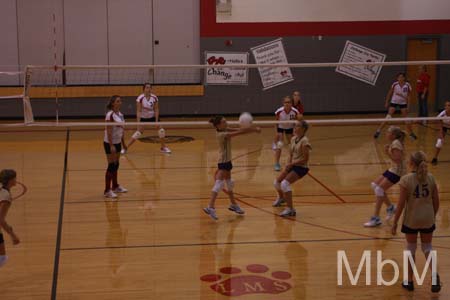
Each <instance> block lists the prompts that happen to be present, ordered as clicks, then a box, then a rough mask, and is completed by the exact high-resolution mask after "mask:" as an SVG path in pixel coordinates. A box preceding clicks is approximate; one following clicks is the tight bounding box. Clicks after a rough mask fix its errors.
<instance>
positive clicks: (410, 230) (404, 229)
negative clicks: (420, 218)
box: [402, 224, 436, 234]
mask: <svg viewBox="0 0 450 300" xmlns="http://www.w3.org/2000/svg"><path fill="white" fill-rule="evenodd" d="M435 229H436V225H435V224H433V226H431V227H430V228H419V229H413V228H409V227H407V226H405V225H402V232H403V233H408V234H417V233H419V232H420V233H432V232H433V231H434V230H435Z"/></svg>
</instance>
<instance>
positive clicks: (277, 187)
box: [273, 179, 281, 191]
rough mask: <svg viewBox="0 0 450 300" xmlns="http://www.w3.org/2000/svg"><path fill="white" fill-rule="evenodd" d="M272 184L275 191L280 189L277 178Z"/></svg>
mask: <svg viewBox="0 0 450 300" xmlns="http://www.w3.org/2000/svg"><path fill="white" fill-rule="evenodd" d="M273 186H274V187H275V189H276V190H277V191H279V190H281V183H280V182H279V181H278V180H277V179H275V180H274V181H273Z"/></svg>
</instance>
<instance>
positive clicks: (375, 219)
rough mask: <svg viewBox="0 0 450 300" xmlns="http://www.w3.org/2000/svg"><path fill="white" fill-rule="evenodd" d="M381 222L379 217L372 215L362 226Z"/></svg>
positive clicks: (375, 224) (377, 224)
mask: <svg viewBox="0 0 450 300" xmlns="http://www.w3.org/2000/svg"><path fill="white" fill-rule="evenodd" d="M381 224H382V223H381V220H380V218H379V217H372V218H370V220H369V221H368V222H366V223H364V227H376V226H379V225H381Z"/></svg>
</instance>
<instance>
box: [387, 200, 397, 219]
mask: <svg viewBox="0 0 450 300" xmlns="http://www.w3.org/2000/svg"><path fill="white" fill-rule="evenodd" d="M396 210H397V207H395V205H394V204H391V206H389V207H388V208H386V221H389V220H390V219H392V217H393V216H394V215H395V212H396Z"/></svg>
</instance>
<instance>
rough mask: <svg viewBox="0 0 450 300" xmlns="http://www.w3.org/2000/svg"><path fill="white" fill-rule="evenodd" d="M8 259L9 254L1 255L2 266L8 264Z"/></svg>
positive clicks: (0, 264) (0, 262) (0, 265)
mask: <svg viewBox="0 0 450 300" xmlns="http://www.w3.org/2000/svg"><path fill="white" fill-rule="evenodd" d="M7 260H8V256H6V255H0V268H1V267H2V266H3V265H4V264H6V261H7Z"/></svg>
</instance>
